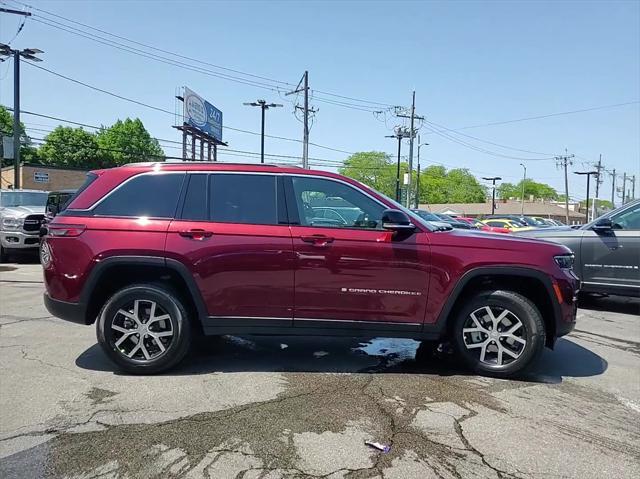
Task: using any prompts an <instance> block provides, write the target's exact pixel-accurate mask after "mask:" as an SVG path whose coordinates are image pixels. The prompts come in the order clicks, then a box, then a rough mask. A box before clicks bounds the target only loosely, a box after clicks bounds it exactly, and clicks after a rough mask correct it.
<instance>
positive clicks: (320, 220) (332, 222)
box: [292, 176, 385, 229]
mask: <svg viewBox="0 0 640 479" xmlns="http://www.w3.org/2000/svg"><path fill="white" fill-rule="evenodd" d="M292 183H293V193H294V196H295V201H296V203H297V204H298V210H299V211H300V223H301V224H302V225H304V226H327V227H334V228H366V229H381V228H382V212H383V211H384V210H385V207H384V206H382V205H380V204H379V203H378V202H377V201H375V200H373V199H371V198H369V197H368V196H366V195H365V194H364V193H362V192H360V191H358V190H356V189H355V188H353V187H351V186H348V185H345V184H344V183H340V182H338V181H333V180H326V179H321V178H307V177H297V176H294V177H293V178H292ZM322 210H324V211H325V213H324V214H323V215H319V214H317V212H318V211H322ZM326 211H332V212H333V214H329V215H328V214H326Z"/></svg>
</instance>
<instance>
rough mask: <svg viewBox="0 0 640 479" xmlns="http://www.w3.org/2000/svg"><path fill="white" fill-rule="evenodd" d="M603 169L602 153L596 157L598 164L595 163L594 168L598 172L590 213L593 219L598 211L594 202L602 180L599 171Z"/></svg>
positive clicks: (596, 200)
mask: <svg viewBox="0 0 640 479" xmlns="http://www.w3.org/2000/svg"><path fill="white" fill-rule="evenodd" d="M603 169H604V167H603V166H602V154H600V157H599V158H598V164H597V165H596V170H597V171H598V174H597V175H596V196H595V198H593V211H592V213H591V219H595V218H596V214H597V212H598V205H597V204H596V203H597V202H598V195H599V192H600V183H602V182H603V181H604V179H603V178H602V174H601V171H602V170H603Z"/></svg>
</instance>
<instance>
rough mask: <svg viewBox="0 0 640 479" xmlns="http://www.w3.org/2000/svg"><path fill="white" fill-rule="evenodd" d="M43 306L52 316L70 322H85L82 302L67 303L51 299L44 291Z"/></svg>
mask: <svg viewBox="0 0 640 479" xmlns="http://www.w3.org/2000/svg"><path fill="white" fill-rule="evenodd" d="M44 306H45V308H47V311H49V313H51V315H52V316H55V317H56V318H60V319H64V320H65V321H71V322H72V323H78V324H87V321H86V309H87V308H86V306H85V305H84V304H82V303H67V302H66V301H60V300H57V299H53V298H52V297H51V296H49V295H48V294H47V293H44Z"/></svg>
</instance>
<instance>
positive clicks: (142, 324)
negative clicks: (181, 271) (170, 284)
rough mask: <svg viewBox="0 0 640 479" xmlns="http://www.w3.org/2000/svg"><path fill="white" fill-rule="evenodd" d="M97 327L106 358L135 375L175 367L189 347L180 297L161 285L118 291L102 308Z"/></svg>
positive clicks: (140, 285)
mask: <svg viewBox="0 0 640 479" xmlns="http://www.w3.org/2000/svg"><path fill="white" fill-rule="evenodd" d="M96 328H97V336H98V342H99V343H100V346H102V349H103V350H104V352H105V353H106V354H107V356H108V357H109V358H110V359H111V360H112V361H113V362H114V363H116V364H117V365H118V366H120V367H121V368H122V369H123V370H125V371H127V372H130V373H134V374H153V373H158V372H161V371H164V370H167V369H169V368H171V367H173V366H175V365H176V364H177V363H179V362H180V361H181V360H182V359H183V358H184V356H185V354H186V353H187V352H188V350H189V347H190V344H191V326H190V324H189V318H188V315H187V310H186V309H185V307H184V305H183V304H182V301H181V300H180V299H179V296H178V295H176V294H175V293H174V292H173V291H171V290H170V289H168V288H167V287H165V286H163V285H155V284H138V285H132V286H128V287H126V288H124V289H121V290H120V291H118V292H117V293H115V294H114V295H113V296H112V297H111V298H109V300H108V301H107V302H106V304H105V305H104V306H103V308H102V311H101V313H100V316H99V318H98V321H97V324H96Z"/></svg>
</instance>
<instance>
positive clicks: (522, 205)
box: [520, 163, 527, 216]
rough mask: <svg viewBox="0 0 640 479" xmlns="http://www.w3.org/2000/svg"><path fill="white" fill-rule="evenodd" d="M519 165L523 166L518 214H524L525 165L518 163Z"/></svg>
mask: <svg viewBox="0 0 640 479" xmlns="http://www.w3.org/2000/svg"><path fill="white" fill-rule="evenodd" d="M520 166H522V167H523V168H524V176H523V177H522V200H521V204H520V216H524V184H525V183H526V181H527V167H526V166H524V163H520Z"/></svg>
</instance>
